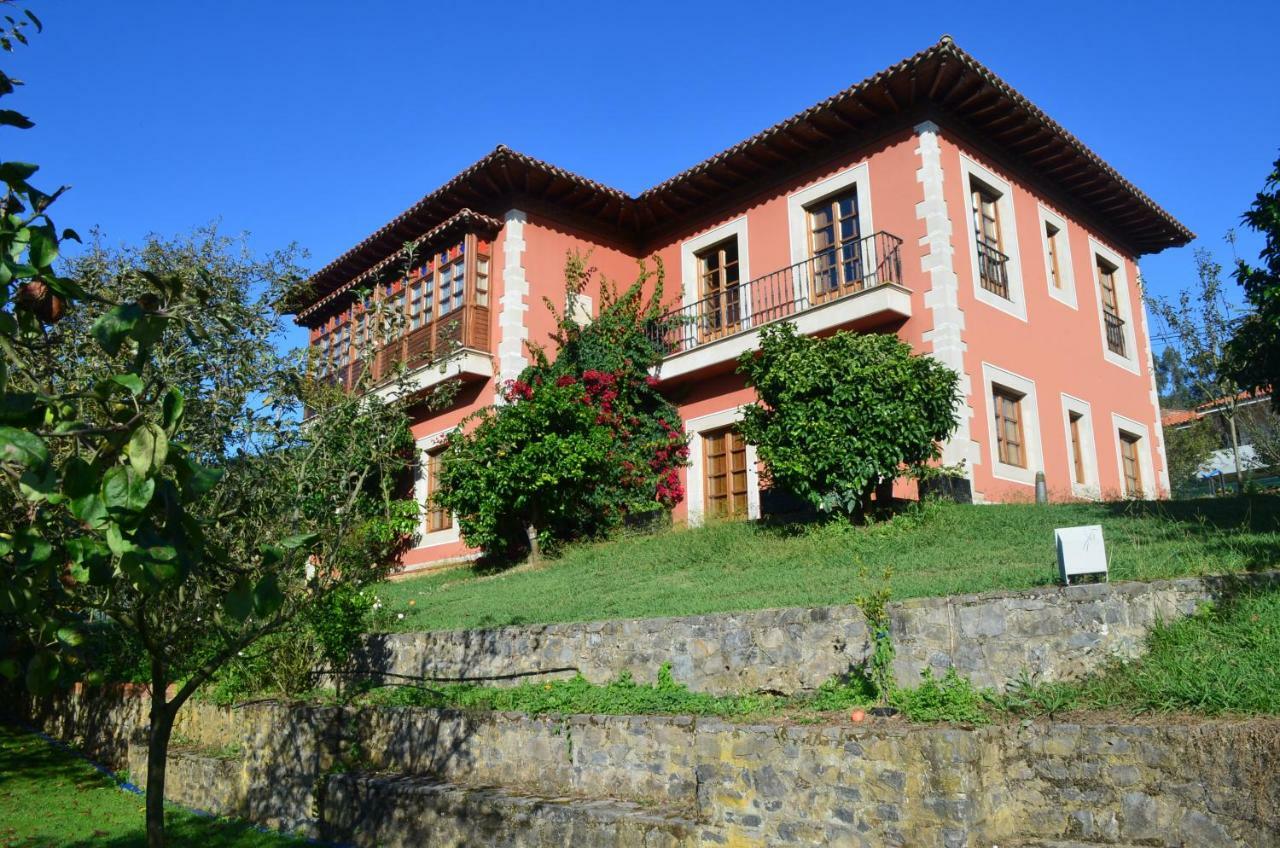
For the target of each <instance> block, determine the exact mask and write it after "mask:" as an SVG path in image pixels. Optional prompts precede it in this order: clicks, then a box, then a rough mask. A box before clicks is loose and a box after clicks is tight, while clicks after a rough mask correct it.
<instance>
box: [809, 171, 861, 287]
mask: <svg viewBox="0 0 1280 848" xmlns="http://www.w3.org/2000/svg"><path fill="white" fill-rule="evenodd" d="M845 200H850V201H852V208H853V213H852V214H851V215H848V216H842V215H841V214H840V204H841V203H842V202H843V201H845ZM818 213H824V214H829V215H830V216H831V222H830V223H829V224H824V225H823V226H821V227H819V226H817V221H816V215H817V214H818ZM804 215H805V231H806V237H807V239H808V246H809V261H810V266H811V273H810V274H809V297H810V300H811V302H812V303H814V304H818V303H825V302H826V301H829V300H835V299H836V298H838V297H841V296H843V295H845V294H848V293H850V292H851V291H861V290H862V288H863V286H864V285H865V282H866V276H867V268H866V265H867V257H866V256H865V255H864V248H863V244H862V239H863V236H862V209H861V206H860V205H859V197H858V186H857V184H856V183H855V184H853V185H849V186H846V187H845V188H842V189H840V190H839V191H837V192H835V193H834V194H829V195H827V196H826V197H824V198H822V199H821V200H818V201H815V202H813V203H809V204H807V205H806V206H805V207H804ZM846 218H848V219H851V220H852V221H853V235H852V237H850V238H847V239H846V238H844V237H843V236H842V235H841V233H840V224H841V223H842V222H843V221H844V220H846ZM827 227H830V228H831V244H830V245H828V246H826V247H823V248H819V247H818V245H817V242H816V237H817V234H818V232H819V231H821V230H824V229H826V228H827ZM846 249H852V252H853V259H852V260H846V259H845V258H844V257H845V251H846ZM824 255H825V256H829V257H831V258H830V260H829V261H828V264H826V265H825V266H824V265H822V264H821V261H820V260H821V258H822V257H823V256H824ZM848 266H851V267H852V268H853V269H854V272H853V275H852V276H849V277H848V278H846V273H845V268H846V267H848ZM833 274H834V276H835V280H836V285H835V286H834V287H831V286H821V287H820V286H819V281H820V280H821V279H823V278H829V277H830V276H831V275H833Z"/></svg>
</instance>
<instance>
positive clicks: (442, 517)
mask: <svg viewBox="0 0 1280 848" xmlns="http://www.w3.org/2000/svg"><path fill="white" fill-rule="evenodd" d="M443 456H444V451H443V450H437V451H433V452H431V453H428V454H427V457H426V467H425V468H424V469H423V471H424V475H425V477H426V483H427V532H428V533H438V532H440V531H441V530H448V529H449V528H451V527H453V515H452V514H451V513H449V512H448V510H444V509H440V508H439V507H437V506H436V505H435V502H434V501H433V500H432V498H433V497H434V496H435V493H436V491H437V490H438V488H439V485H440V462H441V458H442V457H443Z"/></svg>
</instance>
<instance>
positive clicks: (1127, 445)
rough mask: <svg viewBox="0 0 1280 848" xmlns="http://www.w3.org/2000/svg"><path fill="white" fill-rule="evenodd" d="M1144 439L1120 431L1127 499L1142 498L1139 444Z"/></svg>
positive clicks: (1121, 456) (1122, 471) (1121, 459)
mask: <svg viewBox="0 0 1280 848" xmlns="http://www.w3.org/2000/svg"><path fill="white" fill-rule="evenodd" d="M1141 440H1142V439H1141V437H1139V436H1135V435H1134V434H1133V433H1128V432H1126V431H1124V430H1121V431H1120V462H1121V465H1122V466H1123V467H1122V468H1121V474H1122V476H1123V477H1124V494H1125V497H1130V498H1140V497H1142V465H1141V463H1139V461H1138V442H1140V441H1141Z"/></svg>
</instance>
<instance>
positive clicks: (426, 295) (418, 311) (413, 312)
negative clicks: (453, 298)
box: [409, 268, 436, 330]
mask: <svg viewBox="0 0 1280 848" xmlns="http://www.w3.org/2000/svg"><path fill="white" fill-rule="evenodd" d="M435 280H436V277H435V274H434V273H432V271H431V270H430V269H429V268H427V269H423V270H422V271H421V272H420V273H419V274H418V276H417V277H415V278H413V279H412V280H410V281H409V329H410V330H416V329H418V328H419V327H422V326H425V325H427V324H430V323H431V316H432V314H433V313H434V312H435Z"/></svg>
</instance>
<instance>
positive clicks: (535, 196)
mask: <svg viewBox="0 0 1280 848" xmlns="http://www.w3.org/2000/svg"><path fill="white" fill-rule="evenodd" d="M926 119H933V120H937V121H939V122H941V123H943V124H944V125H945V126H955V127H957V128H959V129H960V130H962V131H965V132H966V133H967V134H968V135H970V136H972V137H974V138H977V139H979V140H981V141H982V142H984V143H989V144H990V145H992V146H994V147H995V148H996V149H997V150H999V151H1001V152H1002V153H1004V154H1006V155H1008V156H1010V157H1012V158H1013V159H1014V160H1015V161H1016V163H1017V164H1018V165H1019V166H1021V167H1022V168H1024V169H1025V170H1027V171H1028V172H1030V173H1033V174H1035V175H1036V176H1037V177H1038V178H1040V179H1041V180H1042V181H1045V182H1047V183H1049V184H1051V185H1054V186H1056V187H1058V188H1059V190H1061V191H1062V192H1063V193H1064V194H1065V195H1066V196H1067V197H1068V198H1071V199H1073V200H1075V201H1077V202H1078V204H1079V205H1081V206H1082V207H1084V209H1085V211H1086V213H1088V214H1089V215H1090V216H1091V218H1092V220H1094V221H1096V222H1098V223H1099V225H1100V226H1103V227H1106V228H1113V229H1114V231H1115V234H1116V236H1117V237H1118V238H1119V239H1120V240H1122V242H1123V243H1125V244H1126V245H1128V246H1130V247H1131V248H1132V249H1133V251H1134V252H1135V253H1139V254H1141V253H1151V252H1156V251H1159V250H1163V249H1164V248H1166V247H1169V246H1174V245H1182V244H1186V243H1187V242H1188V241H1190V240H1191V239H1192V238H1193V237H1194V236H1193V234H1192V233H1191V231H1190V230H1188V229H1187V228H1186V227H1184V226H1183V225H1182V224H1180V223H1179V222H1178V221H1176V220H1175V219H1174V218H1173V216H1171V215H1170V214H1169V213H1168V212H1166V211H1165V210H1164V209H1162V208H1160V207H1159V206H1158V205H1157V204H1156V203H1155V202H1154V201H1153V200H1151V198H1149V197H1148V196H1147V195H1146V194H1144V193H1143V192H1141V191H1140V190H1139V189H1137V188H1136V187H1135V186H1134V185H1133V184H1132V183H1130V182H1129V181H1128V180H1126V179H1124V178H1123V177H1121V176H1120V175H1119V174H1118V173H1117V172H1116V171H1115V169H1114V168H1112V167H1111V166H1110V165H1108V164H1107V163H1106V162H1104V161H1103V160H1102V159H1101V158H1100V157H1099V156H1098V155H1097V154H1096V153H1094V152H1093V151H1092V150H1090V149H1089V148H1088V147H1086V146H1085V145H1084V143H1083V142H1081V141H1080V140H1079V139H1078V138H1076V137H1075V136H1074V135H1072V134H1071V133H1070V132H1068V131H1067V130H1066V129H1064V128H1063V127H1062V126H1061V125H1060V124H1058V123H1057V122H1056V121H1054V120H1053V119H1052V118H1050V117H1048V116H1047V115H1045V114H1044V112H1042V111H1041V110H1040V109H1039V108H1037V107H1036V106H1035V105H1034V104H1032V103H1031V102H1030V101H1029V100H1027V99H1026V98H1025V97H1023V96H1022V95H1021V94H1020V93H1018V92H1017V91H1016V90H1015V89H1014V88H1013V87H1012V86H1010V85H1009V84H1008V83H1006V82H1004V81H1003V80H1002V79H1000V78H999V77H998V76H997V75H996V74H995V73H993V72H992V71H991V70H989V69H988V68H986V67H985V66H984V65H982V64H981V63H980V62H978V61H977V60H976V59H974V58H973V57H972V56H970V55H969V54H968V53H966V52H965V51H963V50H961V49H960V48H959V47H958V46H956V44H955V43H954V42H953V41H952V40H951V38H950V37H949V36H943V38H942V39H941V40H940V41H939V42H938V43H936V44H934V45H932V46H931V47H929V48H928V49H926V50H923V51H921V52H919V53H917V54H915V55H914V56H911V57H909V58H907V59H904V60H902V61H901V62H898V63H897V64H895V65H893V66H891V67H889V68H886V69H885V70H883V71H880V72H879V73H877V74H874V75H872V76H870V77H868V78H866V79H864V80H863V81H862V82H859V83H857V84H855V85H852V86H850V87H848V88H846V89H844V90H843V91H840V92H838V93H837V94H835V95H833V96H831V97H829V98H827V99H826V100H823V101H822V102H821V103H818V104H816V105H814V106H811V107H810V108H808V109H805V110H804V111H802V112H799V113H797V114H796V115H793V116H792V117H790V118H787V119H786V120H785V121H781V122H780V123H777V124H775V125H774V126H772V127H770V128H768V129H766V130H764V131H763V132H760V133H757V134H756V135H754V136H752V137H751V138H748V139H746V140H745V141H742V142H739V143H738V144H735V145H733V146H732V147H729V148H727V149H725V150H723V151H721V152H720V153H717V154H716V155H714V156H712V157H710V158H708V159H706V160H704V161H702V162H699V163H698V164H696V165H694V166H693V167H691V168H689V169H687V170H685V171H683V172H681V173H679V174H677V175H675V176H674V177H671V178H670V179H668V180H665V181H663V182H661V183H659V184H658V185H656V186H654V187H653V188H650V189H648V190H646V191H644V192H642V193H641V194H639V195H638V196H636V197H631V196H629V195H627V194H626V193H625V192H622V191H619V190H618V189H616V188H611V187H610V186H606V185H604V184H602V183H599V182H596V181H595V180H590V179H587V178H586V177H582V176H579V175H577V174H574V173H572V172H570V171H567V170H565V169H563V168H559V167H557V166H555V165H551V164H549V163H547V162H544V161H542V160H540V159H536V158H534V157H532V156H527V155H525V154H523V153H518V152H516V151H514V150H511V149H510V148H508V147H505V146H502V145H499V146H498V147H496V148H495V149H494V150H493V151H492V152H491V153H489V154H488V155H487V156H485V157H483V158H482V159H480V160H479V161H477V162H476V163H475V164H474V165H472V166H471V167H469V168H467V169H465V170H464V171H462V172H461V173H459V174H458V175H457V176H455V177H453V178H452V179H451V180H449V181H448V182H446V183H445V184H444V185H442V186H440V187H439V188H437V189H435V190H434V191H432V192H429V193H428V194H426V195H424V196H423V197H422V199H420V200H419V201H418V202H417V203H415V204H413V205H412V206H411V207H409V208H408V209H406V210H405V211H404V212H402V213H401V214H399V215H397V216H396V217H395V218H394V219H392V220H391V221H389V222H388V223H387V224H385V225H384V226H382V227H380V228H379V229H378V230H377V231H375V232H374V233H373V234H371V235H370V236H369V237H367V238H365V239H364V240H363V241H361V242H360V243H359V244H357V245H356V246H355V247H353V248H351V249H350V250H348V251H346V252H345V253H343V254H342V255H341V256H339V257H338V258H336V259H334V260H333V261H332V262H330V263H329V264H328V265H326V266H325V267H323V268H321V269H320V270H319V271H317V272H316V273H315V274H314V275H312V277H311V279H310V280H309V281H308V292H309V293H310V294H311V296H313V297H318V298H323V297H327V296H328V295H329V294H331V293H333V292H335V291H337V290H338V289H339V288H343V287H345V286H346V284H348V283H349V282H350V281H351V280H352V278H354V277H356V276H357V275H359V274H362V273H365V272H366V271H368V270H369V269H371V268H373V267H374V266H376V265H378V263H380V262H383V261H384V260H386V258H387V257H388V256H390V255H392V254H393V253H394V252H395V251H398V250H399V249H400V248H401V247H402V246H403V245H404V243H405V242H407V241H410V240H412V239H414V238H417V237H418V236H419V235H421V234H422V233H425V232H428V231H431V230H433V229H434V228H436V227H438V226H440V225H441V224H442V223H443V222H445V221H447V220H449V219H450V218H451V217H452V216H454V215H456V214H457V213H458V212H459V210H462V209H474V210H478V211H480V212H484V213H487V214H491V215H501V214H502V213H503V212H504V211H506V209H509V208H511V207H512V205H513V204H514V202H515V201H516V200H517V199H519V200H520V202H524V201H526V200H530V199H532V200H534V201H536V202H539V203H542V204H544V205H547V206H552V207H555V208H556V209H559V210H563V211H564V212H566V213H569V214H572V215H577V216H579V218H581V219H584V220H590V222H591V223H592V224H593V225H594V226H597V227H599V228H601V229H603V230H606V231H608V232H612V233H615V234H616V235H617V236H618V237H619V238H620V239H621V240H623V241H624V242H630V243H634V244H636V245H637V249H640V248H641V247H643V246H644V245H645V242H646V239H647V238H650V237H652V236H653V235H654V234H655V233H658V232H660V231H661V230H663V229H664V228H671V227H673V226H676V225H678V224H680V223H681V222H682V221H684V220H686V219H687V218H688V217H689V216H692V215H696V214H697V213H698V212H699V211H702V210H705V209H707V208H708V207H710V206H712V205H714V204H717V203H720V204H723V203H725V202H727V200H730V199H732V198H733V197H735V192H737V193H744V192H749V191H750V190H751V188H752V187H753V186H754V185H758V182H759V180H760V179H761V178H763V177H766V176H769V175H773V174H777V173H781V172H784V171H786V170H788V169H791V170H795V169H797V168H803V167H805V166H806V165H810V164H812V163H813V162H815V161H819V160H821V159H822V158H824V157H827V156H830V155H832V154H833V153H835V152H839V151H840V150H842V149H847V148H848V146H849V145H850V144H851V143H858V142H860V141H865V140H867V139H868V138H871V137H873V136H874V133H876V132H883V130H884V127H885V126H886V125H887V124H889V123H892V122H894V121H897V122H899V123H903V122H907V124H908V125H909V123H911V122H916V121H918V120H926Z"/></svg>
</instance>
